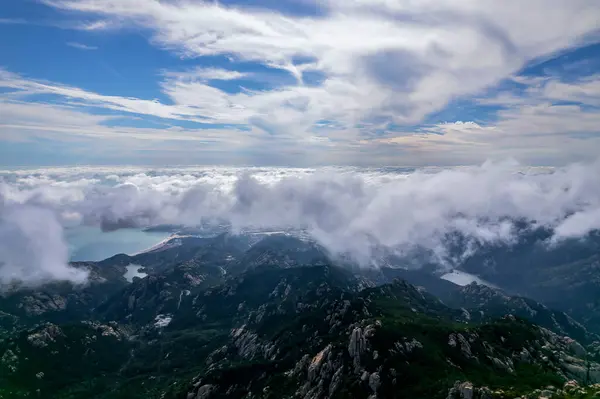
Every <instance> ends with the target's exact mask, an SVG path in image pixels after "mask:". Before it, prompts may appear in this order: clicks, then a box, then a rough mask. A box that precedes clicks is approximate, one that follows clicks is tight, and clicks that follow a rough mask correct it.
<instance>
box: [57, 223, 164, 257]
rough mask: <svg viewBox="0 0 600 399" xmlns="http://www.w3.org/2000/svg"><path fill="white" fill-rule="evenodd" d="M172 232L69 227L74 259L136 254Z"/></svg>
mask: <svg viewBox="0 0 600 399" xmlns="http://www.w3.org/2000/svg"><path fill="white" fill-rule="evenodd" d="M169 236H170V233H164V232H147V231H143V230H139V229H121V230H117V231H111V232H103V231H102V230H101V229H100V228H97V227H87V226H81V227H76V228H72V229H67V230H66V232H65V238H66V240H67V243H68V244H69V250H70V254H71V260H72V261H85V260H92V261H98V260H102V259H106V258H109V257H111V256H113V255H116V254H119V253H125V254H130V255H131V254H134V253H136V252H140V251H143V250H144V249H147V248H150V247H152V246H153V245H155V244H157V243H159V242H160V241H162V240H164V239H166V238H168V237H169Z"/></svg>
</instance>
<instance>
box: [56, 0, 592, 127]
mask: <svg viewBox="0 0 600 399" xmlns="http://www.w3.org/2000/svg"><path fill="white" fill-rule="evenodd" d="M47 3H48V4H50V5H53V6H55V7H59V8H62V9H68V10H75V11H79V12H81V13H83V14H84V15H93V16H100V17H102V18H105V19H109V20H116V21H128V22H130V23H133V24H136V25H138V26H140V27H144V28H148V29H151V30H152V31H153V32H154V36H153V42H154V43H156V44H158V45H160V46H163V47H165V48H167V49H175V50H177V51H179V52H180V53H182V54H184V55H186V56H189V57H198V56H205V55H215V54H223V55H233V56H235V57H238V58H240V59H244V60H250V61H257V62H261V63H263V64H265V65H269V66H277V67H279V68H282V69H286V70H289V71H291V72H292V73H293V74H294V75H295V76H297V77H298V78H299V81H302V74H303V71H302V68H301V67H300V65H298V63H297V62H295V61H296V60H297V59H298V58H299V57H300V58H308V59H312V60H314V61H312V62H310V68H311V69H313V70H316V71H319V72H320V73H322V74H323V75H324V77H325V80H324V83H323V84H322V85H321V86H320V89H321V90H320V91H319V92H315V93H311V94H313V95H311V96H310V97H309V98H310V101H309V103H308V104H309V105H308V108H307V109H308V110H311V111H312V110H313V108H314V107H316V110H315V111H314V112H315V113H319V112H318V111H321V112H322V111H323V110H322V107H323V106H325V107H331V108H335V105H337V104H335V103H336V102H338V101H339V102H342V101H340V100H341V99H342V98H344V99H347V100H350V101H352V102H355V103H357V104H358V108H355V109H352V110H351V111H350V112H352V113H353V115H354V116H353V117H350V115H348V113H346V115H345V120H356V119H358V120H360V119H361V118H365V117H367V118H368V117H370V116H372V115H374V114H375V115H378V116H385V117H387V118H389V119H392V120H395V121H397V122H410V123H414V122H418V121H419V120H420V119H421V118H422V117H423V116H425V115H426V114H428V113H430V112H432V111H435V110H439V109H441V108H443V107H444V106H445V105H446V104H447V103H448V101H449V100H451V99H452V98H456V97H457V96H461V95H465V94H473V93H478V92H480V91H481V90H483V89H485V88H487V87H490V86H493V85H494V84H496V83H497V82H499V81H500V80H501V79H503V78H506V77H508V76H509V75H510V74H512V73H514V72H516V71H517V70H518V69H519V68H521V67H522V66H523V65H524V64H525V63H527V62H528V61H531V60H533V59H536V58H538V57H543V56H547V55H549V54H552V53H554V52H556V51H559V50H562V49H565V48H568V47H571V46H574V45H577V43H581V42H583V40H585V38H586V35H588V34H590V33H592V32H594V31H596V30H597V29H598V24H597V21H598V17H599V15H600V11H599V10H598V7H597V4H596V3H595V2H594V1H593V0H575V1H572V0H552V1H550V2H548V1H541V0H535V1H531V2H529V3H528V6H527V7H525V8H524V7H522V3H521V2H519V1H516V0H515V1H513V0H511V1H505V2H498V1H492V0H486V1H462V2H455V1H449V0H436V1H422V2H415V1H410V0H399V1H393V2H392V1H346V0H331V1H328V2H326V3H325V4H326V5H325V7H324V8H323V13H324V15H322V16H318V17H306V16H289V15H282V14H279V13H277V12H274V11H270V10H267V9H260V8H253V9H244V8H234V7H225V6H221V5H219V4H217V3H212V2H210V3H209V2H177V3H165V2H163V3H160V2H155V1H151V0H123V1H122V0H119V1H115V0H103V1H91V0H83V1H80V0H78V1H72V0H52V1H47ZM319 4H322V3H319ZM319 4H317V3H316V2H315V7H317V6H318V5H319ZM339 81H342V82H344V84H346V85H350V86H353V87H354V88H353V89H352V90H351V91H350V92H349V91H347V90H345V91H344V92H342V93H339V92H336V91H335V90H332V89H333V88H332V87H331V86H329V84H330V83H329V82H339ZM337 86H339V85H337ZM290 90H292V91H293V92H296V90H299V88H293V89H290ZM352 92H354V93H352ZM338 96H340V99H338ZM280 105H281V104H280ZM279 109H280V107H278V108H276V110H279ZM274 112H275V111H274Z"/></svg>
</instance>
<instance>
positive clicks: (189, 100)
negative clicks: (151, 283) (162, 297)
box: [0, 0, 600, 167]
mask: <svg viewBox="0 0 600 399" xmlns="http://www.w3.org/2000/svg"><path fill="white" fill-rule="evenodd" d="M523 4H524V3H523V2H522V1H516V0H504V1H500V0H464V1H452V0H428V1H419V2H415V1H410V0H326V1H316V0H281V1H275V0H264V1H249V0H244V1H233V0H227V1H220V2H218V3H217V2H214V1H200V0H195V1H194V0H188V1H183V0H165V1H160V2H158V1H156V0H22V1H4V2H0V141H1V145H0V165H1V166H3V167H18V166H41V165H69V164H148V165H165V164H169V165H174V164H234V165H242V164H244V165H247V164H252V165H294V166H295V165H298V166H304V165H309V166H310V165H322V164H352V165H403V166H420V165H457V164H472V163H481V162H483V161H485V160H487V159H505V158H515V159H517V160H519V161H521V162H523V163H527V164H543V165H556V164H565V163H570V162H573V161H581V160H592V159H595V158H596V157H597V156H598V153H599V152H600V112H599V108H600V7H598V5H597V2H596V1H595V0H529V1H528V2H527V3H526V4H527V6H526V7H525V6H524V5H523Z"/></svg>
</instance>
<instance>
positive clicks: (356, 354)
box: [348, 327, 367, 372]
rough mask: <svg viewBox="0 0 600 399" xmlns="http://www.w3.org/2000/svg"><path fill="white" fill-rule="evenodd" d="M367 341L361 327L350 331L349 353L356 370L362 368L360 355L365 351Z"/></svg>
mask: <svg viewBox="0 0 600 399" xmlns="http://www.w3.org/2000/svg"><path fill="white" fill-rule="evenodd" d="M366 346H367V343H366V339H365V337H364V335H363V330H362V328H360V327H356V328H354V330H352V333H350V342H349V343H348V354H349V355H350V357H351V358H352V363H353V364H354V369H355V371H357V372H358V370H360V356H361V355H362V354H363V353H364V351H365V349H366Z"/></svg>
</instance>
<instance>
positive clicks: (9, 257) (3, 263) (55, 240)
mask: <svg viewBox="0 0 600 399" xmlns="http://www.w3.org/2000/svg"><path fill="white" fill-rule="evenodd" d="M0 200H1V196H0ZM0 202H1V201H0ZM68 260H69V252H68V247H67V244H66V243H65V241H64V239H63V227H62V226H61V224H60V223H59V222H58V221H57V220H56V218H55V217H54V214H53V212H52V211H51V210H49V209H47V208H44V207H38V206H33V205H24V204H10V203H8V204H4V205H2V204H0V291H3V290H7V289H15V288H21V287H35V286H38V285H41V284H44V283H48V282H52V281H57V280H58V281H69V282H71V283H74V284H83V283H85V281H86V280H87V275H88V273H87V271H85V270H81V269H76V268H74V267H72V266H69V264H68Z"/></svg>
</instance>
